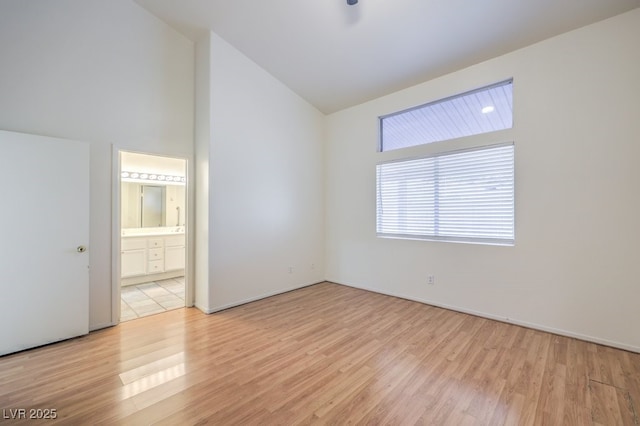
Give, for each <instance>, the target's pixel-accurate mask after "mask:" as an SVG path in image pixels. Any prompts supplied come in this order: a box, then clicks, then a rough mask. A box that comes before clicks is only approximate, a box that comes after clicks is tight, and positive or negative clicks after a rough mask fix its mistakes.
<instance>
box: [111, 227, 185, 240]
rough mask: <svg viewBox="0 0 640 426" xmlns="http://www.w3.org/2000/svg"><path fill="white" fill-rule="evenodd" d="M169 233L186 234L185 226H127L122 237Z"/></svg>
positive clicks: (157, 235) (165, 234) (164, 234)
mask: <svg viewBox="0 0 640 426" xmlns="http://www.w3.org/2000/svg"><path fill="white" fill-rule="evenodd" d="M167 235H169V236H170V235H184V226H169V227H166V228H127V229H123V230H122V237H123V238H128V237H132V238H133V237H159V236H167Z"/></svg>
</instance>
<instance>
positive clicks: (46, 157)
mask: <svg viewBox="0 0 640 426" xmlns="http://www.w3.org/2000/svg"><path fill="white" fill-rule="evenodd" d="M0 188H2V189H1V190H0V194H1V200H2V201H1V203H0V299H1V300H2V303H0V355H3V354H7V353H11V352H16V351H19V350H22V349H27V348H31V347H35V346H40V345H44V344H47V343H51V342H56V341H59V340H63V339H67V338H70V337H75V336H79V335H82V334H87V333H88V332H89V253H88V249H89V145H88V144H87V143H83V142H75V141H69V140H64V139H57V138H49V137H43V136H35V135H27V134H21V133H13V132H6V131H0Z"/></svg>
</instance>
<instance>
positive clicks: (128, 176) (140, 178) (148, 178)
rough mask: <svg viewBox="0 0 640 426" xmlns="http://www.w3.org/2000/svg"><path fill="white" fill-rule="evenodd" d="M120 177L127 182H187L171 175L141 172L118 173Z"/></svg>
mask: <svg viewBox="0 0 640 426" xmlns="http://www.w3.org/2000/svg"><path fill="white" fill-rule="evenodd" d="M120 177H121V178H122V179H123V180H126V181H128V182H156V183H157V184H158V183H164V184H165V185H167V184H170V183H171V184H184V183H186V182H187V178H186V177H184V176H172V175H158V174H154V173H142V172H129V171H122V172H120Z"/></svg>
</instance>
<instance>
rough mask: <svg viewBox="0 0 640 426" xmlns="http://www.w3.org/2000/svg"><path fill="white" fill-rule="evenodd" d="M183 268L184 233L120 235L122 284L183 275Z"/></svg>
mask: <svg viewBox="0 0 640 426" xmlns="http://www.w3.org/2000/svg"><path fill="white" fill-rule="evenodd" d="M184 267H185V237H184V234H178V235H176V234H175V233H171V234H166V235H145V236H123V237H122V240H121V251H120V269H121V277H122V285H133V284H139V283H142V282H148V281H153V280H156V279H167V278H173V277H179V276H183V275H184Z"/></svg>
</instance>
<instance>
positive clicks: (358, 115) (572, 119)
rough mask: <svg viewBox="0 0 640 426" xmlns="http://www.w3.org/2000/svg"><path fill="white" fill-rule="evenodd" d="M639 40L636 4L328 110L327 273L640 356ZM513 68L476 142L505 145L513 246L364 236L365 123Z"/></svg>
mask: <svg viewBox="0 0 640 426" xmlns="http://www.w3.org/2000/svg"><path fill="white" fill-rule="evenodd" d="M638 40H640V9H636V10H634V11H632V12H629V13H626V14H623V15H620V16H618V17H615V18H612V19H609V20H607V21H603V22H600V23H597V24H594V25H591V26H588V27H585V28H582V29H579V30H576V31H573V32H570V33H567V34H564V35H561V36H559V37H555V38H553V39H549V40H546V41H544V42H541V43H539V44H536V45H533V46H530V47H528V48H525V49H522V50H519V51H516V52H514V53H511V54H508V55H505V56H502V57H499V58H495V59H493V60H490V61H487V62H485V63H481V64H479V65H476V66H473V67H470V68H467V69H464V70H461V71H459V72H456V73H453V74H449V75H446V76H444V77H442V78H438V79H436V80H432V81H429V82H426V83H424V84H421V85H418V86H415V87H412V88H410V89H407V90H404V91H401V92H397V93H394V94H392V95H389V96H386V97H383V98H380V99H377V100H374V101H371V102H368V103H365V104H362V105H359V106H356V107H353V108H350V109H347V110H344V111H341V112H337V113H335V114H333V115H331V116H329V117H328V128H327V132H328V135H327V148H326V156H327V157H326V168H325V174H326V182H327V206H326V209H327V210H326V218H327V223H326V226H327V243H326V258H327V274H326V276H327V279H329V280H331V281H335V282H338V283H343V284H348V285H352V286H356V287H363V288H369V289H372V290H374V291H379V292H382V293H388V294H394V295H399V296H403V297H407V298H410V299H415V300H421V301H425V302H427V303H433V304H436V305H442V306H448V307H452V308H454V309H458V310H462V311H468V312H475V313H480V314H481V315H485V316H488V317H493V318H499V319H508V320H510V321H513V322H517V323H521V324H526V325H533V326H535V327H537V328H542V329H547V330H551V331H558V332H560V333H563V334H568V335H574V336H578V337H583V338H587V339H591V340H595V341H599V342H603V343H609V344H613V345H616V346H620V347H625V348H628V349H632V350H634V351H640V333H639V332H638V330H637V327H636V325H637V324H640V309H638V300H640V287H639V286H638V282H639V277H640V262H638V253H639V251H638V244H639V241H640V221H638V218H640V191H639V190H638V184H639V182H640V167H639V166H638V159H639V158H640V143H639V142H640V120H639V119H638V117H640V102H639V101H638V97H639V96H640V79H639V78H638V76H640V49H638ZM511 76H512V77H513V78H514V103H515V106H514V129H513V130H512V131H509V132H503V133H501V134H498V135H496V136H495V138H493V137H492V136H493V135H489V136H488V137H483V138H480V139H482V141H483V142H490V141H491V140H492V139H495V142H503V141H506V140H510V139H513V140H515V146H516V245H515V247H497V246H485V245H470V244H454V243H443V242H426V241H407V240H392V239H378V238H376V236H375V164H376V163H377V162H379V161H383V160H386V159H390V158H396V157H397V156H398V155H401V154H403V152H397V151H396V152H388V153H377V152H376V146H377V140H378V132H377V117H378V116H379V115H383V114H387V113H390V112H393V111H397V110H401V109H404V108H407V107H411V106H414V105H418V104H421V103H425V102H428V101H432V100H436V99H439V98H442V97H445V96H449V95H453V94H456V93H460V92H463V91H466V90H469V89H473V88H476V87H481V86H483V85H486V84H489V83H493V82H497V81H500V80H503V79H505V78H508V77H511ZM475 143H476V139H474V138H469V139H462V140H458V141H455V142H454V143H453V144H451V146H455V147H463V146H468V145H470V144H475ZM448 146H449V145H448V144H447V143H439V144H434V145H430V146H423V147H420V148H416V149H413V148H412V149H409V150H407V151H406V153H407V154H408V155H420V154H425V153H428V152H434V151H438V150H440V151H441V150H446V149H448ZM429 274H433V275H435V277H436V284H435V285H433V286H427V284H426V279H427V275H429Z"/></svg>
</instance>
